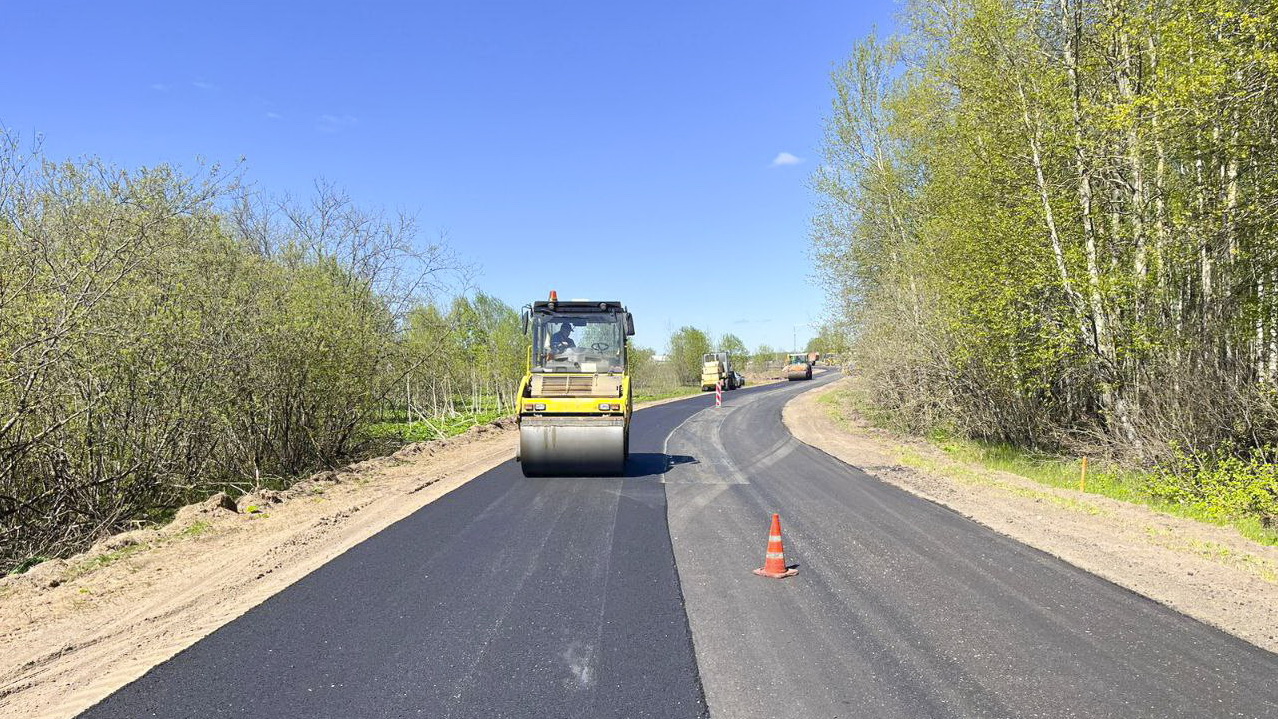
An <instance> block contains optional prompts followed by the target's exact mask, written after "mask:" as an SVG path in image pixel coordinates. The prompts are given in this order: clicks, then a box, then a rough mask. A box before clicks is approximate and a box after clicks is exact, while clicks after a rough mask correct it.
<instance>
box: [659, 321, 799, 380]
mask: <svg viewBox="0 0 1278 719" xmlns="http://www.w3.org/2000/svg"><path fill="white" fill-rule="evenodd" d="M710 352H727V353H728V356H729V357H731V358H732V362H733V367H734V369H735V370H736V371H737V372H741V373H743V374H744V373H746V372H750V373H754V374H767V373H769V372H774V371H777V370H779V369H780V368H781V366H782V365H783V364H784V363H785V352H783V351H780V350H776V349H773V348H772V347H771V346H769V345H766V344H763V345H759V347H758V348H757V349H755V350H754V351H753V352H751V351H750V350H748V349H746V346H745V343H744V342H742V341H741V338H740V337H737V336H736V335H734V334H732V333H728V334H724V335H721V336H719V337H715V336H714V335H712V334H711V333H709V332H706V331H705V330H700V329H697V328H696V327H689V326H685V327H680V328H679V329H678V330H675V332H674V333H673V334H672V335H670V343H669V354H668V355H667V363H668V364H669V365H670V369H671V371H672V372H673V374H674V377H675V378H676V379H677V381H678V384H679V385H681V386H686V387H691V386H696V385H700V384H701V365H702V362H701V359H702V357H703V356H705V355H706V354H708V353H710Z"/></svg>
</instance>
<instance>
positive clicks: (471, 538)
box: [81, 387, 766, 719]
mask: <svg viewBox="0 0 1278 719" xmlns="http://www.w3.org/2000/svg"><path fill="white" fill-rule="evenodd" d="M758 389H766V387H760V388H758ZM745 391H748V390H739V392H745ZM730 394H731V393H730ZM712 403H713V399H712V398H711V397H710V396H709V395H702V396H699V397H696V398H694V399H691V400H687V401H681V402H676V403H671V404H666V405H660V406H657V407H652V408H649V409H645V410H641V411H639V412H637V413H636V414H635V419H634V421H633V423H632V429H631V439H630V441H631V461H630V462H629V464H628V466H627V469H628V472H627V474H628V476H627V477H625V478H607V479H605V478H588V477H587V478H582V477H574V478H540V479H528V478H525V477H524V476H523V475H522V473H521V472H520V471H519V466H518V465H517V464H516V463H515V462H513V461H510V462H506V463H505V464H502V465H501V466H499V467H497V468H496V469H494V470H492V471H491V472H488V473H486V474H484V475H483V476H481V477H478V478H476V479H474V480H472V481H470V482H469V483H467V484H466V485H464V486H462V487H460V488H458V489H457V490H455V491H453V492H451V493H450V494H448V495H446V496H444V497H441V498H440V499H438V500H436V501H435V502H433V503H431V504H429V505H427V506H426V507H423V508H422V509H421V510H420V511H418V512H416V513H414V514H413V515H411V516H410V517H408V518H406V519H404V520H402V521H400V522H398V523H396V524H394V525H392V526H391V527H389V528H387V529H386V530H384V531H383V532H381V533H379V534H377V535H376V536H374V537H372V538H370V539H368V540H367V541H365V542H363V543H362V544H360V545H358V546H356V547H354V548H352V549H351V550H350V551H348V552H346V553H345V554H343V555H341V556H340V557H338V558H337V559H335V560H333V561H332V562H330V563H328V564H326V565H324V566H323V567H321V568H320V569H319V570H317V571H315V572H314V573H312V574H310V575H308V576H307V577H306V578H304V579H302V580H301V581H299V582H297V583H296V584H294V585H292V586H290V587H289V588H288V589H285V590H284V591H283V592H280V593H279V594H277V595H275V596H274V597H272V598H271V599H269V600H267V601H266V602H264V603H263V604H261V605H259V606H258V607H256V608H255V609H253V610H251V611H249V612H248V613H247V614H245V615H244V616H242V617H240V618H239V619H237V620H235V621H233V622H231V623H230V624H227V625H225V626H223V627H222V628H221V629H219V630H217V631H216V632H214V633H213V634H211V635H209V636H208V637H206V638H204V639H203V640H201V641H200V642H197V643H196V644H194V645H193V646H191V647H189V648H188V649H186V650H185V651H183V652H181V653H180V654H178V655H176V656H175V657H173V658H172V659H170V660H169V661H167V662H165V663H163V664H161V665H159V666H157V667H155V668H154V669H152V670H151V671H150V672H149V673H147V674H146V675H144V676H143V677H142V678H140V679H138V680H137V681H135V682H133V683H132V684H129V685H128V686H126V687H124V688H123V689H121V690H120V691H118V692H116V693H115V694H113V695H111V696H110V697H108V698H107V699H105V700H104V701H102V702H101V703H99V704H98V705H96V706H94V707H92V708H91V709H89V710H88V711H87V712H85V713H84V714H82V715H81V716H82V717H85V718H92V719H106V718H108V717H110V718H112V719H139V718H141V717H164V718H165V719H169V718H177V717H190V718H192V719H197V718H198V719H208V718H210V717H229V716H236V717H240V716H253V717H266V718H269V719H293V718H296V719H326V718H329V717H331V718H332V719H360V718H362V717H370V718H371V717H376V718H378V719H381V718H383V717H432V718H442V717H484V718H492V717H590V718H592V719H593V718H594V717H618V718H621V717H654V718H657V717H659V718H661V719H673V718H677V717H700V716H704V714H705V700H704V698H703V696H702V693H701V686H700V682H699V680H698V677H697V665H696V660H695V659H694V656H693V651H692V641H691V638H690V636H689V633H688V622H687V617H686V615H685V614H684V611H683V599H682V596H681V595H680V592H679V582H678V577H677V575H676V572H675V566H674V556H673V554H672V552H671V547H670V535H669V532H668V531H667V529H666V499H665V492H664V488H663V486H662V484H661V480H660V475H661V473H662V472H663V471H664V469H665V467H666V459H665V455H663V454H661V451H662V444H663V442H664V441H665V439H666V436H667V435H668V434H669V432H670V430H671V429H673V428H674V427H675V426H676V425H677V424H679V423H680V422H682V421H683V420H684V419H686V418H687V417H689V416H691V415H692V414H693V413H695V412H697V411H698V410H701V409H703V408H705V407H707V406H708V405H710V404H712Z"/></svg>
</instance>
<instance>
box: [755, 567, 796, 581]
mask: <svg viewBox="0 0 1278 719" xmlns="http://www.w3.org/2000/svg"><path fill="white" fill-rule="evenodd" d="M754 573H755V574H757V575H759V576H760V577H768V578H769V579H785V578H786V577H793V576H794V575H796V574H798V573H799V570H797V569H787V570H785V571H784V572H769V571H768V570H767V569H764V568H762V567H760V568H759V569H756V570H754Z"/></svg>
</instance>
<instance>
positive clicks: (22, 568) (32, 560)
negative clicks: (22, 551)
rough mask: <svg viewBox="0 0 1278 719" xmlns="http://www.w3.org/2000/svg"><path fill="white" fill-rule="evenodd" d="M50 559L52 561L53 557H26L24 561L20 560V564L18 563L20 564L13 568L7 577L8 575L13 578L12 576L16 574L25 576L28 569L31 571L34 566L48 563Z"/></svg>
mask: <svg viewBox="0 0 1278 719" xmlns="http://www.w3.org/2000/svg"><path fill="white" fill-rule="evenodd" d="M50 559H53V557H46V556H43V555H40V556H35V557H28V558H26V559H24V560H22V562H20V563H19V564H18V566H16V567H14V568H13V569H12V570H11V571H10V572H9V575H8V576H14V575H17V574H26V573H27V570H28V569H31V568H32V567H34V566H35V565H37V564H40V563H41V562H45V561H48V560H50Z"/></svg>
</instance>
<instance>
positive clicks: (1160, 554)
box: [783, 379, 1278, 652]
mask: <svg viewBox="0 0 1278 719" xmlns="http://www.w3.org/2000/svg"><path fill="white" fill-rule="evenodd" d="M848 382H849V380H848V379H843V380H839V381H838V382H835V383H833V384H831V385H828V386H826V387H824V388H821V389H820V390H818V391H813V392H805V393H803V394H801V395H799V396H798V397H796V398H795V399H793V400H791V401H790V402H789V404H787V405H786V408H785V411H784V412H783V419H784V421H785V424H786V426H787V427H789V428H790V431H791V432H792V433H793V434H794V436H795V437H797V438H798V439H799V440H800V441H802V442H804V443H806V444H809V445H811V446H813V447H816V448H817V449H820V450H822V451H824V452H826V453H827V454H830V455H832V456H834V457H837V458H838V459H840V460H842V461H844V462H847V463H848V464H850V465H852V466H854V467H857V468H859V469H861V470H863V471H865V472H866V473H868V474H870V475H872V476H874V477H876V478H878V479H880V480H882V481H884V482H888V483H889V484H893V485H896V486H898V487H900V488H902V489H904V490H906V491H908V492H910V493H912V494H915V495H918V496H920V497H923V498H924V499H927V500H930V501H932V502H936V503H937V504H941V505H944V506H946V507H949V508H951V509H953V510H955V511H957V512H959V513H960V514H963V515H964V516H966V517H969V518H971V519H972V520H974V521H976V522H978V523H980V524H983V525H985V526H987V527H989V528H991V529H993V530H994V531H996V532H999V533H1000V534H1004V535H1007V536H1008V537H1011V538H1013V539H1016V540H1017V541H1020V542H1023V543H1025V544H1028V545H1030V546H1032V547H1035V548H1037V549H1040V550H1042V551H1044V552H1047V553H1048V554H1051V555H1054V556H1056V557H1059V558H1061V559H1063V560H1065V561H1066V562H1069V563H1070V564H1073V565H1075V566H1077V567H1079V568H1081V569H1084V570H1086V571H1088V572H1091V573H1093V574H1096V575H1098V576H1101V577H1104V578H1105V579H1107V580H1109V581H1111V582H1114V583H1115V584H1118V585H1120V586H1122V587H1126V588H1127V589H1130V590H1132V591H1134V592H1137V593H1138V594H1141V595H1143V596H1145V597H1148V598H1150V599H1152V600H1154V601H1156V602H1159V603H1161V604H1164V605H1166V606H1168V607H1171V608H1173V609H1175V610H1176V611H1178V612H1181V613H1183V614H1187V615H1189V616H1191V617H1194V618H1195V619H1198V620H1200V621H1202V622H1205V623H1207V624H1210V625H1212V626H1214V627H1217V628H1219V629H1222V630H1224V631H1226V632H1228V633H1230V634H1232V635H1234V636H1236V637H1239V638H1241V639H1244V640H1246V641H1248V642H1251V643H1252V644H1255V645H1257V646H1259V647H1262V648H1264V649H1267V650H1269V651H1272V652H1278V548H1275V547H1268V546H1265V545H1262V544H1259V543H1257V542H1254V541H1252V540H1250V539H1247V538H1246V537H1244V536H1242V535H1241V534H1240V533H1238V532H1237V531H1236V530H1234V529H1232V528H1228V527H1218V526H1215V525H1210V524H1204V523H1201V522H1196V521H1193V520H1190V519H1184V518H1181V517H1175V516H1171V515H1167V514H1162V513H1159V512H1157V511H1155V510H1153V509H1150V508H1148V507H1145V506H1141V505H1136V504H1129V503H1127V502H1121V501H1118V500H1114V499H1110V498H1108V497H1103V496H1099V495H1095V494H1084V493H1082V492H1077V491H1071V490H1067V489H1057V488H1054V487H1047V486H1044V485H1042V484H1039V483H1037V482H1034V481H1032V480H1030V479H1027V478H1025V477H1022V476H1020V475H1016V474H1011V473H1007V472H999V471H994V470H990V469H988V468H985V467H982V466H978V465H973V464H969V463H966V462H962V461H958V460H955V459H953V458H952V457H950V456H948V455H946V454H945V452H943V451H942V450H940V449H939V448H936V447H935V446H933V445H931V444H929V443H926V442H922V441H918V440H913V439H910V438H906V437H901V436H899V435H895V434H893V433H890V432H886V431H883V430H879V429H875V428H872V427H869V426H868V425H867V424H866V423H865V422H863V421H861V420H859V419H857V418H856V417H855V416H854V415H852V414H850V410H849V409H848V408H846V407H843V408H840V410H841V412H842V413H843V416H844V418H845V419H843V420H842V421H841V420H840V419H836V417H835V416H833V415H832V414H831V412H830V411H829V407H828V406H827V405H824V404H821V403H819V402H818V400H819V399H820V398H821V397H822V396H823V395H825V394H827V393H829V392H834V391H838V390H840V389H845V388H846V387H847V386H848ZM848 417H851V419H847V418H848ZM907 456H908V457H909V464H911V465H914V466H915V467H922V468H923V469H915V468H912V467H908V466H905V464H904V462H903V458H905V457H907Z"/></svg>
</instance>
